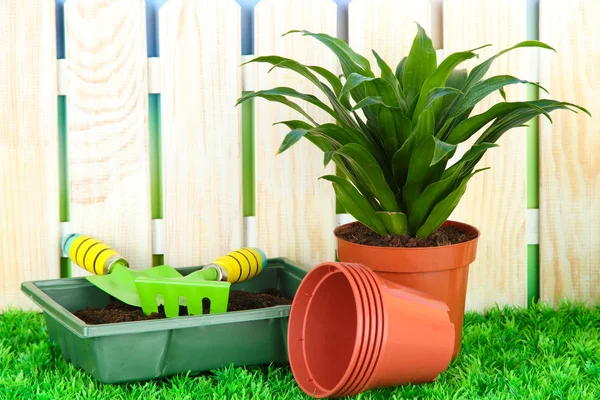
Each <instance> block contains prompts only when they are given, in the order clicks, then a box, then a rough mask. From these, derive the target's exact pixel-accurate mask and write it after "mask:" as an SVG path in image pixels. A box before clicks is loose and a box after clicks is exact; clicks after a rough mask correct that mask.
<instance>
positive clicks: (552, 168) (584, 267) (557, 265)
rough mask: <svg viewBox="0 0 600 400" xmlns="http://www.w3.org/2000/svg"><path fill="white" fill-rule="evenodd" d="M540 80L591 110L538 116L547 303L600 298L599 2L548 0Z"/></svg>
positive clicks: (556, 96) (557, 93) (543, 13)
mask: <svg viewBox="0 0 600 400" xmlns="http://www.w3.org/2000/svg"><path fill="white" fill-rule="evenodd" d="M540 40H542V41H544V42H546V43H548V44H549V45H550V46H552V47H554V48H555V49H556V51H557V53H558V54H556V53H553V52H544V53H542V55H543V58H542V62H541V69H540V83H541V84H542V85H544V86H545V87H546V88H547V89H548V90H549V91H550V95H551V97H552V98H554V99H558V100H563V101H569V102H572V103H575V104H578V105H581V106H584V107H586V108H587V109H588V110H589V111H590V112H591V113H592V116H593V117H592V118H590V117H588V116H587V115H585V114H583V113H579V114H573V113H570V112H567V111H559V112H556V113H554V114H553V115H552V118H553V121H554V122H553V124H552V125H550V124H549V123H548V122H546V121H545V120H543V119H542V121H540V153H541V154H540V289H541V293H540V294H541V298H542V300H545V301H549V302H553V303H558V302H559V300H561V299H562V298H563V297H568V298H569V299H572V300H578V301H589V302H590V303H591V304H595V303H597V302H598V300H599V299H600V243H599V240H600V158H599V157H598V155H597V153H598V150H599V149H600V119H599V116H600V2H598V1H596V0H573V1H568V2H565V1H558V0H556V1H555V0H543V1H541V3H540Z"/></svg>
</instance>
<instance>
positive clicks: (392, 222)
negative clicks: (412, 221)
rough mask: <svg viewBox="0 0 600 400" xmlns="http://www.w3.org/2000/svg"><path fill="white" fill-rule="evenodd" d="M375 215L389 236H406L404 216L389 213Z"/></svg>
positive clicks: (398, 213) (379, 212)
mask: <svg viewBox="0 0 600 400" xmlns="http://www.w3.org/2000/svg"><path fill="white" fill-rule="evenodd" d="M375 214H377V216H378V217H379V219H380V220H381V221H382V222H383V224H384V225H385V228H386V230H387V231H388V232H389V233H390V234H392V235H398V236H400V235H404V234H406V228H407V226H408V222H407V219H406V214H404V213H401V212H389V211H377V212H375ZM357 219H358V218H357Z"/></svg>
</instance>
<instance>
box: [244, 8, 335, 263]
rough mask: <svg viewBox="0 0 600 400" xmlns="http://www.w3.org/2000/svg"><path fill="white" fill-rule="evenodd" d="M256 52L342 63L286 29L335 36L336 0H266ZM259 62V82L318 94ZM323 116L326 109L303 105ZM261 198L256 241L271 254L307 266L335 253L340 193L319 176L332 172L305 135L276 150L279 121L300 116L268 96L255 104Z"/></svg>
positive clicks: (258, 198) (330, 66)
mask: <svg viewBox="0 0 600 400" xmlns="http://www.w3.org/2000/svg"><path fill="white" fill-rule="evenodd" d="M255 26H256V32H255V39H256V43H255V53H256V55H272V54H275V55H279V56H283V57H290V58H293V59H297V60H298V61H300V62H303V63H306V64H308V65H320V66H323V67H326V68H328V69H333V68H337V67H336V66H337V65H338V64H337V61H336V60H335V58H334V55H333V53H331V52H330V51H329V50H328V49H327V48H326V47H325V46H323V45H321V44H320V43H319V42H318V41H316V40H315V39H313V38H310V37H302V36H301V35H298V34H296V35H289V36H286V37H281V35H282V34H283V33H285V32H287V31H289V30H291V29H305V30H310V31H313V32H323V33H327V34H329V35H332V36H335V35H336V5H335V3H334V2H333V1H332V0H305V1H301V2H300V1H297V0H262V1H261V2H259V3H258V4H257V6H256V10H255ZM267 70H268V67H266V66H261V67H260V68H258V77H257V86H258V88H259V89H266V88H271V87H275V86H289V87H293V88H296V89H298V90H300V91H301V92H308V93H313V94H317V93H318V92H317V90H316V89H313V87H312V85H311V84H310V83H309V82H306V81H305V79H304V78H302V77H300V76H299V75H297V74H295V73H293V72H289V71H280V70H274V71H272V72H271V73H270V74H267ZM301 105H302V106H303V107H306V108H305V109H307V110H309V113H310V114H311V115H313V116H314V118H315V119H316V120H317V121H319V122H325V121H328V117H327V116H326V114H324V112H322V111H321V112H317V111H316V110H315V108H314V107H308V106H306V105H305V104H301ZM255 110H256V119H255V124H256V125H255V132H256V139H255V146H256V180H257V188H256V202H257V211H256V217H257V230H258V246H259V247H261V248H263V249H264V250H265V251H266V252H267V255H269V256H282V257H289V258H291V259H292V260H294V261H296V262H299V263H300V264H302V265H304V266H305V267H308V268H310V267H312V266H314V265H315V264H317V263H319V262H321V261H326V260H332V259H334V256H335V241H334V236H333V229H334V228H335V197H334V193H333V189H332V187H331V184H330V183H329V182H326V181H324V180H318V177H319V176H322V175H325V174H328V173H332V172H334V168H333V165H330V166H329V167H327V168H323V153H322V152H321V151H320V150H318V149H317V148H316V147H314V146H313V145H312V144H310V143H309V142H308V141H306V140H302V141H300V142H299V143H297V144H296V145H294V146H293V147H292V148H291V149H289V150H287V151H286V152H284V153H282V154H280V155H277V156H275V153H276V152H277V149H278V148H279V145H280V144H281V141H282V140H283V138H284V136H285V134H286V133H287V130H286V129H285V127H284V126H282V125H277V126H272V124H273V123H274V122H276V121H284V120H290V119H302V117H301V116H300V115H299V114H298V113H295V112H292V111H289V110H288V109H286V108H285V107H284V106H282V105H279V104H274V103H269V102H267V101H265V100H258V101H257V102H256V107H255Z"/></svg>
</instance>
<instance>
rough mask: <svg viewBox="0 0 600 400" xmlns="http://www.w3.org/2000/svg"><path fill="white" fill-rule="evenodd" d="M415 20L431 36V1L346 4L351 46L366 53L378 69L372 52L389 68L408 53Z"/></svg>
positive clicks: (372, 0)
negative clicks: (347, 5)
mask: <svg viewBox="0 0 600 400" xmlns="http://www.w3.org/2000/svg"><path fill="white" fill-rule="evenodd" d="M415 21H416V22H418V23H419V24H420V25H421V26H422V27H423V28H424V29H425V30H426V31H427V33H428V34H429V35H430V36H431V5H430V3H429V1H428V0H417V1H415V0H352V2H351V3H350V5H349V7H348V40H349V43H350V46H351V47H352V48H353V49H354V50H356V51H357V52H358V53H360V54H361V55H363V56H365V57H366V58H367V59H368V60H369V61H370V62H371V65H372V69H373V70H374V71H377V63H376V60H375V56H374V55H373V53H372V52H371V50H375V51H376V52H377V54H379V55H380V56H381V58H383V59H384V60H385V61H386V62H387V63H388V65H390V66H391V67H392V69H395V68H396V65H398V63H399V62H400V60H401V59H402V57H404V56H406V55H408V52H409V51H410V48H411V46H412V42H413V39H414V38H415V35H416V34H417V25H416V24H415Z"/></svg>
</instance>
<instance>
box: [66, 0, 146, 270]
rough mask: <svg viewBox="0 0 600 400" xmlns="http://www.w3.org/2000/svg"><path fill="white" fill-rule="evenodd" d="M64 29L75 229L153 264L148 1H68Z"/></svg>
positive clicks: (140, 264) (140, 263) (135, 263)
mask: <svg viewBox="0 0 600 400" xmlns="http://www.w3.org/2000/svg"><path fill="white" fill-rule="evenodd" d="M65 31H66V58H67V62H68V69H69V70H68V95H67V120H68V157H69V161H68V167H69V191H70V203H71V223H72V226H73V229H75V230H76V231H78V232H81V233H84V234H88V235H91V236H93V237H96V238H98V239H99V240H101V241H104V242H106V243H107V244H108V245H110V246H113V247H114V248H115V249H116V250H117V251H119V252H120V253H121V254H122V255H123V256H124V257H125V258H126V259H127V260H128V261H129V263H130V265H131V266H132V267H133V268H148V267H151V266H152V254H151V253H152V248H151V245H152V242H151V225H150V223H151V210H150V173H149V171H150V165H149V164H150V161H149V152H148V141H149V138H148V136H149V133H148V78H147V50H146V12H145V3H144V1H143V0H103V1H93V2H92V1H87V0H69V1H67V2H66V3H65ZM82 274H84V271H83V270H81V269H80V268H76V267H74V268H73V275H82Z"/></svg>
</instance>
